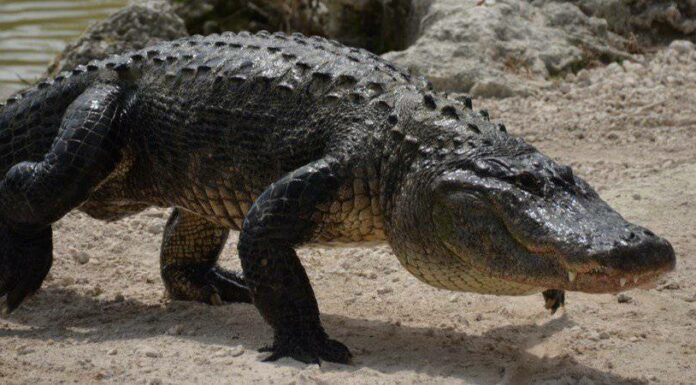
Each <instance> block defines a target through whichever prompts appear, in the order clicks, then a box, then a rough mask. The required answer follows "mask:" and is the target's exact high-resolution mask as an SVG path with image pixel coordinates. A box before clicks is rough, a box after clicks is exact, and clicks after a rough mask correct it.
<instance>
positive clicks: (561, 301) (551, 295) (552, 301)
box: [541, 289, 565, 314]
mask: <svg viewBox="0 0 696 385" xmlns="http://www.w3.org/2000/svg"><path fill="white" fill-rule="evenodd" d="M541 294H542V295H543V296H544V308H546V309H549V310H551V314H555V313H556V310H558V308H559V307H561V306H565V291H563V290H555V289H549V290H546V291H544V292H543V293H541Z"/></svg>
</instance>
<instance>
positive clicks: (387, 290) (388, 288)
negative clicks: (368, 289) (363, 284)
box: [377, 287, 394, 295]
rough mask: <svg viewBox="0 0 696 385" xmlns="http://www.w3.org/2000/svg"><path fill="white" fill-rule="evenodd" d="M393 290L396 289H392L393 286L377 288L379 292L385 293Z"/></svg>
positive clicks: (380, 293)
mask: <svg viewBox="0 0 696 385" xmlns="http://www.w3.org/2000/svg"><path fill="white" fill-rule="evenodd" d="M392 291H394V289H392V288H391V287H380V288H379V289H377V294H379V295H383V294H388V293H391V292H392Z"/></svg>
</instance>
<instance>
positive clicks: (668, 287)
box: [657, 282, 681, 291]
mask: <svg viewBox="0 0 696 385" xmlns="http://www.w3.org/2000/svg"><path fill="white" fill-rule="evenodd" d="M680 288H681V286H680V285H679V283H678V282H670V283H667V284H665V285H662V286H660V287H659V288H658V289H657V290H659V291H662V290H679V289H680Z"/></svg>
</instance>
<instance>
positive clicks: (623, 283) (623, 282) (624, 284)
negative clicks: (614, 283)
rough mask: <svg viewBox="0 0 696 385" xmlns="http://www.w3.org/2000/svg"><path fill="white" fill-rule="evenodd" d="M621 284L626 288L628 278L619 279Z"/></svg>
mask: <svg viewBox="0 0 696 385" xmlns="http://www.w3.org/2000/svg"><path fill="white" fill-rule="evenodd" d="M619 284H620V285H621V287H624V286H626V278H621V279H619Z"/></svg>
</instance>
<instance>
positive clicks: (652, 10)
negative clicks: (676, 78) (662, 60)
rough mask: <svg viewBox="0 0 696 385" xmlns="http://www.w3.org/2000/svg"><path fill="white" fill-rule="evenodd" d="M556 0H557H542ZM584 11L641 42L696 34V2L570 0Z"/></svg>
mask: <svg viewBox="0 0 696 385" xmlns="http://www.w3.org/2000/svg"><path fill="white" fill-rule="evenodd" d="M546 1H558V0H546ZM569 2H570V3H573V4H575V5H577V6H578V7H579V8H580V9H581V10H582V11H583V12H584V13H585V14H586V15H589V16H594V17H595V18H601V19H603V20H604V21H605V22H606V25H607V27H608V28H609V29H610V30H611V31H613V32H616V33H619V34H622V35H625V36H630V35H631V34H635V35H637V36H638V37H639V38H640V40H641V41H642V42H643V43H648V44H651V43H660V42H664V41H669V40H672V39H673V38H674V37H680V38H690V39H694V38H696V36H695V34H696V2H694V1H664V0H638V1H626V0H570V1H569Z"/></svg>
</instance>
